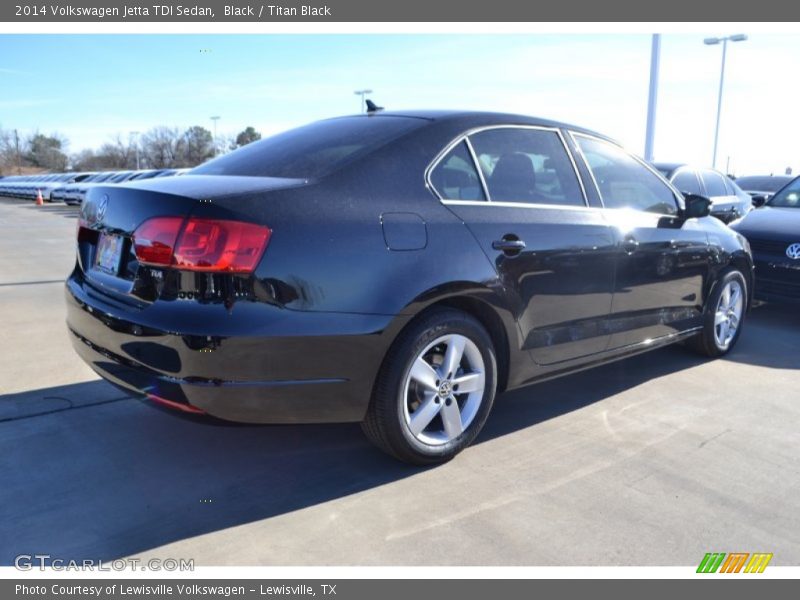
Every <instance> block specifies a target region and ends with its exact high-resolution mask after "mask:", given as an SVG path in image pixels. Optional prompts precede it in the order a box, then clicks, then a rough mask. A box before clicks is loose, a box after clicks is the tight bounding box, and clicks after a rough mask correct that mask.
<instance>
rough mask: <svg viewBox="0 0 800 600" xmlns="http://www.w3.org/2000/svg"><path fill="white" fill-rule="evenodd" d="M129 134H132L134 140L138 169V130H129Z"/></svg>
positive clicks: (137, 166) (137, 167) (137, 168)
mask: <svg viewBox="0 0 800 600" xmlns="http://www.w3.org/2000/svg"><path fill="white" fill-rule="evenodd" d="M131 135H132V136H134V139H135V140H136V170H137V171H138V170H139V132H138V131H131Z"/></svg>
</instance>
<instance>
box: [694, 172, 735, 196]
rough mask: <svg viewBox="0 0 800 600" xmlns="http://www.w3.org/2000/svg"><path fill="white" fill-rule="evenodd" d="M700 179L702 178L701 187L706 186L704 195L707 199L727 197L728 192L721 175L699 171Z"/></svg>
mask: <svg viewBox="0 0 800 600" xmlns="http://www.w3.org/2000/svg"><path fill="white" fill-rule="evenodd" d="M700 177H702V178H703V185H704V186H706V195H707V196H708V197H709V198H714V197H715V196H727V195H728V190H727V189H725V180H724V179H722V175H720V174H719V173H715V172H714V171H700Z"/></svg>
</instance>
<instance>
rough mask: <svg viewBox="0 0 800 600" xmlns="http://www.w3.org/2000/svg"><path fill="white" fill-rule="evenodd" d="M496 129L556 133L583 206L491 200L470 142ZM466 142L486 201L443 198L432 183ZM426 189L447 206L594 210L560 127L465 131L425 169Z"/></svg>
mask: <svg viewBox="0 0 800 600" xmlns="http://www.w3.org/2000/svg"><path fill="white" fill-rule="evenodd" d="M494 129H534V130H537V131H551V132H554V133H555V134H556V135H557V136H558V139H559V140H560V141H561V146H562V147H563V148H564V152H566V153H567V157H568V158H569V162H570V164H571V165H572V171H573V172H574V173H575V178H576V179H577V180H578V186H579V187H580V190H581V195H582V196H583V206H580V205H572V204H569V205H563V204H536V203H530V202H506V201H500V202H496V201H493V200H492V199H491V196H490V195H489V186H488V185H487V183H486V181H485V178H484V175H483V169H481V164H480V161H479V160H478V157H477V155H476V154H475V149H474V148H473V147H472V143H471V142H470V141H469V137H470V136H471V135H475V134H477V133H481V132H483V131H491V130H494ZM464 140H466V142H467V147H468V148H469V151H470V155H471V156H472V160H473V161H474V163H475V165H474V166H475V169H476V170H477V172H478V177H479V178H480V180H481V184H482V185H483V186H484V189H483V191H484V195H485V196H486V200H452V199H447V198H442V195H441V194H440V193H439V191H438V190H437V189H436V188H435V187H434V186H433V184H432V183H431V173H432V172H433V170H434V169H435V168H436V167H437V166H439V163H440V162H441V161H442V160H443V159H444V157H445V156H447V154H448V153H449V152H450V151H451V150H452V149H453V148H455V147H456V146H457V145H458V144H459V142H461V141H464ZM590 174H591V171H590ZM425 187H427V188H428V189H430V190H431V191H432V192H433V193H434V195H435V196H436V197H437V198H438V199H439V201H440V202H442V203H444V204H447V203H449V204H454V203H457V204H458V205H463V204H464V203H465V204H469V205H475V204H477V205H480V204H486V205H491V204H493V205H495V206H498V207H506V206H508V205H513V206H527V207H532V208H542V207H548V208H578V209H582V208H592V207H591V206H589V198H588V196H587V195H586V187H585V186H584V184H583V179H582V178H581V174H580V172H579V171H578V165H577V164H576V163H575V158H574V157H573V156H572V152H571V151H570V149H569V146H568V145H567V141H566V139H564V133H563V132H562V131H561V129H560V128H559V127H548V126H545V125H505V124H501V125H483V126H481V127H474V128H472V129H469V130H467V131H465V132H464V133H461V134H459V135H458V136H457V137H456V138H455V139H453V140H452V141H451V142H450V143H449V144H447V145H446V146H445V147H444V148H443V149H442V150H441V151H440V152H439V153H438V154H437V155H436V156H435V157H434V159H433V160H432V161H431V162H430V163H429V164H428V166H427V168H426V169H425Z"/></svg>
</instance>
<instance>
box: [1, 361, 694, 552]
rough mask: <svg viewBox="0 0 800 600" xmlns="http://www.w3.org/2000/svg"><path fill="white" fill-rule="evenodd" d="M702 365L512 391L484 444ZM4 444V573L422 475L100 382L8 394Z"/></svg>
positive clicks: (374, 456) (347, 441)
mask: <svg viewBox="0 0 800 600" xmlns="http://www.w3.org/2000/svg"><path fill="white" fill-rule="evenodd" d="M700 362H702V359H700V358H699V357H696V356H693V355H692V354H690V353H687V352H685V351H683V350H682V349H680V348H665V349H662V350H658V351H655V352H651V353H648V354H644V355H640V356H637V357H634V358H631V359H628V360H626V361H621V362H618V363H613V364H610V365H605V366H602V367H597V368H594V369H591V370H588V371H584V372H581V373H577V374H574V375H572V376H570V377H568V378H562V379H558V380H552V381H549V382H544V383H540V384H538V385H534V386H530V387H527V388H524V389H521V390H516V391H513V392H509V393H506V394H503V395H501V396H500V397H499V398H498V401H497V403H496V406H495V409H494V410H493V412H492V416H491V418H490V419H489V422H488V423H487V426H486V427H485V429H484V431H483V432H482V433H481V435H480V436H479V438H478V440H477V441H476V444H480V443H482V442H486V441H488V440H491V439H494V438H498V437H501V436H503V435H506V434H509V433H512V432H514V431H518V430H520V429H524V428H526V427H530V426H532V425H535V424H537V423H541V422H543V421H546V420H548V419H551V418H554V417H557V416H559V415H562V414H565V413H568V412H570V411H574V410H577V409H579V408H581V407H584V406H587V405H590V404H592V403H595V402H599V401H601V400H603V399H605V398H608V397H610V396H613V395H614V394H617V393H619V392H621V391H623V390H625V389H629V388H632V387H635V386H637V385H639V384H641V383H643V382H645V381H647V380H649V379H652V378H654V377H660V376H663V375H667V374H669V373H673V372H676V371H680V370H682V369H686V368H689V367H692V366H694V365H697V364H699V363H700ZM0 444H1V445H2V447H4V448H5V451H4V452H3V453H2V455H0V472H1V473H2V481H3V485H2V486H0V506H2V507H3V509H2V512H3V517H2V519H0V564H3V565H8V564H13V561H14V557H15V556H17V555H19V554H32V553H43V554H49V555H50V556H51V557H53V558H62V559H76V560H77V559H82V558H87V557H91V558H99V559H104V560H108V559H113V558H118V557H122V556H130V555H135V554H136V553H137V552H142V551H145V550H148V549H152V548H155V547H158V546H161V545H164V544H168V543H170V542H175V541H178V540H182V539H186V538H190V537H193V536H198V535H202V534H204V533H209V532H212V531H217V530H221V529H225V528H228V527H233V526H236V525H242V524H245V523H249V522H253V521H257V520H261V519H266V518H270V517H274V516H277V515H282V514H286V513H289V512H292V511H296V510H299V509H302V508H304V507H308V506H312V505H317V504H320V503H324V502H327V501H329V500H333V499H336V498H342V497H345V496H348V495H351V494H355V493H359V492H364V491H366V490H370V489H373V488H376V487H379V486H382V485H385V484H388V483H391V482H393V481H397V480H400V479H403V478H406V477H410V476H413V475H415V474H417V473H419V471H420V469H419V468H417V467H411V466H408V465H405V464H402V463H399V462H397V461H395V460H393V459H392V458H390V457H388V456H386V455H384V454H382V453H381V452H379V451H378V450H376V449H374V448H373V447H372V446H371V445H370V444H369V443H368V442H367V441H366V439H365V438H364V437H363V435H362V434H361V431H360V429H359V426H358V425H356V424H341V425H302V426H290V425H281V426H278V425H260V426H256V425H241V424H233V423H227V422H223V421H219V420H216V419H212V418H208V417H195V416H191V415H184V414H183V413H178V412H175V411H173V410H169V409H162V408H157V407H156V406H155V405H153V404H152V403H150V402H148V401H146V400H141V399H137V398H131V397H129V396H126V395H124V393H123V392H120V391H119V390H117V389H116V388H114V387H112V386H110V385H109V384H107V383H105V382H102V381H93V382H88V383H79V384H74V385H67V386H61V387H54V388H48V389H42V390H35V391H31V392H24V393H20V394H9V395H5V396H0ZM476 451H477V450H476ZM445 468H446V467H445Z"/></svg>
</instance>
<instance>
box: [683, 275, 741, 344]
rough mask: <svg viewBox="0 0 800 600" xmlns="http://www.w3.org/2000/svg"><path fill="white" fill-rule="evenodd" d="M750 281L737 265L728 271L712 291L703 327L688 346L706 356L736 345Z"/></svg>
mask: <svg viewBox="0 0 800 600" xmlns="http://www.w3.org/2000/svg"><path fill="white" fill-rule="evenodd" d="M747 298H748V293H747V281H746V280H745V277H744V275H743V274H742V272H741V271H739V270H738V269H729V270H728V271H725V272H724V273H723V274H722V276H721V277H720V279H719V282H718V283H717V285H716V286H715V288H714V291H713V292H712V293H711V296H710V297H709V299H708V304H707V305H706V311H705V314H704V316H703V329H702V331H700V333H698V334H697V335H696V336H695V337H693V338H691V340H689V346H690V347H691V348H692V349H693V350H695V351H696V352H698V353H700V354H702V355H703V356H709V357H711V358H718V357H720V356H724V355H725V354H727V353H728V352H730V351H731V349H732V348H733V347H734V346H735V345H736V342H737V341H738V340H739V336H740V335H741V333H742V326H743V325H744V318H745V314H746V313H747Z"/></svg>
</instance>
